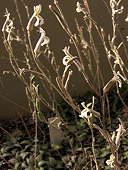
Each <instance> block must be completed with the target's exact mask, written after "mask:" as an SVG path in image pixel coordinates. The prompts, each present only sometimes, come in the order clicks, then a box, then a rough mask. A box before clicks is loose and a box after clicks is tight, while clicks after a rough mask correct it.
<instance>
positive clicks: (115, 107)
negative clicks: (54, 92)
mask: <svg viewBox="0 0 128 170" xmlns="http://www.w3.org/2000/svg"><path fill="white" fill-rule="evenodd" d="M122 95H123V97H124V99H127V96H126V93H125V94H123V93H122ZM83 99H85V98H78V102H81V100H83ZM90 99H91V98H90V97H89V95H88V97H87V96H86V100H88V101H89V100H90ZM88 101H87V102H88ZM110 108H111V124H110V123H108V125H107V127H106V128H107V129H108V130H109V132H110V133H111V132H112V131H113V130H116V129H117V126H118V119H117V118H118V117H121V119H122V120H123V121H124V123H125V126H126V127H127V126H128V125H127V123H128V112H127V110H126V109H123V105H122V104H121V101H120V100H119V98H118V97H117V95H116V93H115V92H114V91H112V92H111V95H110ZM97 109H98V102H97ZM61 110H62V111H61V118H62V120H63V121H62V122H63V123H62V125H61V128H62V130H63V133H64V139H63V141H62V144H61V145H60V146H51V144H50V135H49V128H48V125H47V124H46V123H43V122H40V121H38V140H37V141H36V143H37V144H36V145H35V140H34V138H35V122H34V120H33V119H32V118H30V117H29V118H26V117H25V118H22V119H19V120H17V121H1V122H0V131H1V133H0V134H1V135H0V169H1V170H36V169H37V170H45V169H46V170H47V169H49V170H61V169H63V170H68V169H69V170H81V169H83V170H84V169H85V170H90V168H91V169H95V164H94V161H93V154H92V150H91V143H92V138H91V133H90V129H89V128H88V125H87V124H86V123H85V121H84V120H83V119H81V118H80V117H79V115H77V114H76V113H75V112H74V111H73V110H72V109H71V108H70V107H69V106H68V105H66V104H65V103H62V104H61ZM49 114H50V113H49ZM96 121H97V120H94V122H96ZM94 134H95V153H96V158H97V161H98V164H99V168H100V169H101V170H102V169H103V170H104V169H106V170H107V169H110V167H108V166H107V165H106V160H107V159H109V157H110V148H109V146H108V145H107V143H106V141H105V140H104V138H103V137H102V136H101V135H100V134H99V132H98V131H97V130H94ZM127 148H128V136H127V135H124V136H123V137H122V140H121V145H120V149H119V160H120V162H121V169H122V170H127V169H128V163H127V162H128V149H127ZM35 149H36V151H35ZM35 152H36V156H35ZM35 165H36V166H35Z"/></svg>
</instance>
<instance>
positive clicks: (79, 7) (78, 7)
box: [76, 2, 83, 13]
mask: <svg viewBox="0 0 128 170" xmlns="http://www.w3.org/2000/svg"><path fill="white" fill-rule="evenodd" d="M76 7H77V8H76V12H78V13H80V12H83V9H82V8H81V4H80V3H79V2H77V4H76Z"/></svg>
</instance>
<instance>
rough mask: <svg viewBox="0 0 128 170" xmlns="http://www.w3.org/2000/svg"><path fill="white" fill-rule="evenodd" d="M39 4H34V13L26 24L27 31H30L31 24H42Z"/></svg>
mask: <svg viewBox="0 0 128 170" xmlns="http://www.w3.org/2000/svg"><path fill="white" fill-rule="evenodd" d="M41 9H42V7H41V5H40V4H39V5H37V6H34V13H33V15H32V16H31V18H30V20H29V22H28V25H27V31H31V30H32V28H33V26H35V27H37V26H41V25H42V24H44V19H43V18H42V17H41V16H40V15H39V14H40V13H41Z"/></svg>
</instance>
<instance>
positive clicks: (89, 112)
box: [80, 97, 100, 119]
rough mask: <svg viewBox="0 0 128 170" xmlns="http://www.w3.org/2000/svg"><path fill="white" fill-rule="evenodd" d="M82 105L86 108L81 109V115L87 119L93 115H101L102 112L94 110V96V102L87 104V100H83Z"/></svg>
mask: <svg viewBox="0 0 128 170" xmlns="http://www.w3.org/2000/svg"><path fill="white" fill-rule="evenodd" d="M81 105H82V106H83V107H84V109H83V110H82V111H81V114H80V117H82V118H86V119H90V118H91V117H92V115H94V116H95V117H100V113H99V112H97V111H95V110H93V107H94V97H93V102H92V103H88V104H87V105H86V106H85V102H82V103H81ZM90 106H91V108H89V107H90Z"/></svg>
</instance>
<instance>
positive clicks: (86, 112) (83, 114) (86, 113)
mask: <svg viewBox="0 0 128 170" xmlns="http://www.w3.org/2000/svg"><path fill="white" fill-rule="evenodd" d="M79 117H81V118H83V119H84V118H86V119H90V118H91V117H92V113H91V112H90V109H88V108H85V109H83V110H82V111H81V114H80V116H79Z"/></svg>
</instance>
